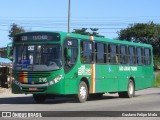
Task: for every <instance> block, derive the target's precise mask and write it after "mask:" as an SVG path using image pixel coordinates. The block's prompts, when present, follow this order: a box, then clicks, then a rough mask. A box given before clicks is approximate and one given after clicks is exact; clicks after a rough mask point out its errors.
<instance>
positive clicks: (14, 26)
mask: <svg viewBox="0 0 160 120" xmlns="http://www.w3.org/2000/svg"><path fill="white" fill-rule="evenodd" d="M21 32H25V29H24V28H23V27H21V26H19V25H17V24H15V23H13V24H12V25H11V28H10V30H9V35H8V36H9V39H12V38H13V36H14V35H15V34H17V33H21Z"/></svg>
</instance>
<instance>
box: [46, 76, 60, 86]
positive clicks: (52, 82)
mask: <svg viewBox="0 0 160 120" xmlns="http://www.w3.org/2000/svg"><path fill="white" fill-rule="evenodd" d="M61 79H62V75H59V76H58V77H56V78H54V80H52V81H50V82H49V85H53V84H55V83H58V82H59V81H60V80H61Z"/></svg>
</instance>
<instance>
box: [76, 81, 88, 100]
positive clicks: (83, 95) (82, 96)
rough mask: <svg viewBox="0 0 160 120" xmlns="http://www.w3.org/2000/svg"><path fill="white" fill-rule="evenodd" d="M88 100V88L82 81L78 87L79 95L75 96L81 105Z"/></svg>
mask: <svg viewBox="0 0 160 120" xmlns="http://www.w3.org/2000/svg"><path fill="white" fill-rule="evenodd" d="M87 98H88V87H87V85H86V83H85V82H84V81H81V82H80V84H79V87H78V94H77V95H76V96H75V99H76V101H77V102H79V103H83V102H86V100H87Z"/></svg>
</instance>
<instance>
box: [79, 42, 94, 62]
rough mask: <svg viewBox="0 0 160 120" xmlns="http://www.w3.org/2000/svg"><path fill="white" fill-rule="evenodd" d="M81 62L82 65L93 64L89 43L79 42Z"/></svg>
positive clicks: (91, 47)
mask: <svg viewBox="0 0 160 120" xmlns="http://www.w3.org/2000/svg"><path fill="white" fill-rule="evenodd" d="M81 62H82V63H84V64H91V63H93V62H94V52H93V43H92V42H91V41H81Z"/></svg>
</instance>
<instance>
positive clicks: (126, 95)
mask: <svg viewBox="0 0 160 120" xmlns="http://www.w3.org/2000/svg"><path fill="white" fill-rule="evenodd" d="M118 95H119V97H120V98H132V97H134V95H135V88H134V82H133V80H131V79H130V80H129V82H128V91H125V92H119V93H118Z"/></svg>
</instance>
